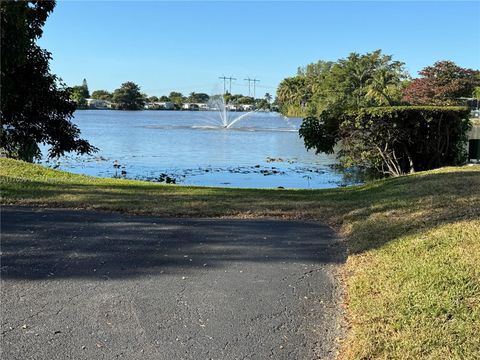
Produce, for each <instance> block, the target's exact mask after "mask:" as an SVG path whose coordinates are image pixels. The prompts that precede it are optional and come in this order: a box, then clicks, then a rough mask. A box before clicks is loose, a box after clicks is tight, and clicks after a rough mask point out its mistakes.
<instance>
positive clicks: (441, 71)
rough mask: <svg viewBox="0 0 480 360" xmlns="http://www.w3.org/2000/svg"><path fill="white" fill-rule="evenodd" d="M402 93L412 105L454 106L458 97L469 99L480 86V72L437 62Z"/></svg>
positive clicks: (449, 63)
mask: <svg viewBox="0 0 480 360" xmlns="http://www.w3.org/2000/svg"><path fill="white" fill-rule="evenodd" d="M419 74H420V75H421V77H420V78H418V79H414V80H413V81H412V82H411V83H410V84H409V85H408V86H407V87H406V88H405V89H404V91H403V99H404V101H406V102H408V103H409V104H412V105H454V104H457V103H458V98H460V97H470V96H471V95H472V92H473V91H474V88H475V86H479V85H480V78H479V75H480V71H478V70H472V69H466V68H462V67H460V66H458V65H456V64H455V63H454V62H452V61H438V62H436V63H434V64H433V66H427V67H426V68H424V69H423V70H422V71H420V72H419Z"/></svg>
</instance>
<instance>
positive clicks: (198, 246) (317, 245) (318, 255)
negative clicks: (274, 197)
mask: <svg viewBox="0 0 480 360" xmlns="http://www.w3.org/2000/svg"><path fill="white" fill-rule="evenodd" d="M1 230H2V253H3V254H2V277H3V278H4V279H8V278H16V279H19V278H20V279H49V278H51V279H58V278H76V277H82V278H93V279H115V278H127V277H136V276H151V275H159V274H165V275H167V274H172V273H180V272H181V273H186V272H194V271H199V270H200V271H208V270H210V269H212V268H223V267H228V266H229V265H231V264H232V263H245V262H247V263H279V262H287V263H288V262H290V263H291V262H297V263H339V262H343V261H344V260H345V257H344V255H345V251H343V248H342V245H341V243H339V242H337V241H336V240H335V237H334V235H333V232H332V231H331V229H330V228H328V227H325V226H321V225H318V224H313V223H307V222H292V221H275V220H274V221H272V220H207V219H162V218H153V217H139V216H127V215H120V214H108V213H95V212H88V211H87V212H86V211H72V210H61V209H29V208H26V207H9V206H7V207H4V208H3V212H2V229H1ZM247 266H248V265H247Z"/></svg>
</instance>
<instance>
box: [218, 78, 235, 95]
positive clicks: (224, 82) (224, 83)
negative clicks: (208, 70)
mask: <svg viewBox="0 0 480 360" xmlns="http://www.w3.org/2000/svg"><path fill="white" fill-rule="evenodd" d="M219 79H223V95H225V85H226V80H227V79H228V78H227V77H226V76H225V75H224V76H220V77H219ZM231 84H232V80H230V88H231V87H232V85H231Z"/></svg>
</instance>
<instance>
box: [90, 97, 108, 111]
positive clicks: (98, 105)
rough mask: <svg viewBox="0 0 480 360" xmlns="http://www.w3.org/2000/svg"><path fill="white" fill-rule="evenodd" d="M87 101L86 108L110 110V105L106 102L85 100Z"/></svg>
mask: <svg viewBox="0 0 480 360" xmlns="http://www.w3.org/2000/svg"><path fill="white" fill-rule="evenodd" d="M85 100H86V101H87V106H88V107H89V108H91V109H111V108H112V103H111V102H110V101H108V100H100V99H91V98H88V99H85Z"/></svg>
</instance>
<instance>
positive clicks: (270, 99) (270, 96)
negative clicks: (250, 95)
mask: <svg viewBox="0 0 480 360" xmlns="http://www.w3.org/2000/svg"><path fill="white" fill-rule="evenodd" d="M264 99H265V100H266V101H267V102H268V103H269V104H270V102H271V101H272V95H270V93H268V92H267V93H265V96H264Z"/></svg>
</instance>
